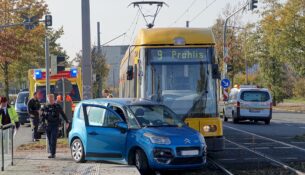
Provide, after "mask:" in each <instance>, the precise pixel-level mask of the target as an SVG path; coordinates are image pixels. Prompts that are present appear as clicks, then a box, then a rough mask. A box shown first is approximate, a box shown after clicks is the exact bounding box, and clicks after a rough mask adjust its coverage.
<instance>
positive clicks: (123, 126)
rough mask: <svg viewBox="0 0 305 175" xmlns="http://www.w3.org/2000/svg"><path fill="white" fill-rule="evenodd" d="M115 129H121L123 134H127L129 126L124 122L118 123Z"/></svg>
mask: <svg viewBox="0 0 305 175" xmlns="http://www.w3.org/2000/svg"><path fill="white" fill-rule="evenodd" d="M114 127H116V128H118V129H120V130H121V132H122V133H125V132H126V131H127V130H128V125H127V123H126V122H124V121H120V122H116V123H115V124H114Z"/></svg>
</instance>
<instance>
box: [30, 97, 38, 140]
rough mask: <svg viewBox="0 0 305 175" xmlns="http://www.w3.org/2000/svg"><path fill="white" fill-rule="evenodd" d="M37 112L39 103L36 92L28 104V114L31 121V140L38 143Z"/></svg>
mask: <svg viewBox="0 0 305 175" xmlns="http://www.w3.org/2000/svg"><path fill="white" fill-rule="evenodd" d="M39 110H40V103H39V101H38V95H37V92H34V94H33V98H32V99H30V100H29V102H28V114H29V115H30V120H31V127H32V131H33V133H32V139H33V142H35V141H39V140H38V139H39V137H40V136H39V134H38V132H37V130H38V125H39Z"/></svg>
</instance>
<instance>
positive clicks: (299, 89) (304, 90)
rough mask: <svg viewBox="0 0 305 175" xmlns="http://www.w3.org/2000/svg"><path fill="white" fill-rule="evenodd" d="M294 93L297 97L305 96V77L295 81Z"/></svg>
mask: <svg viewBox="0 0 305 175" xmlns="http://www.w3.org/2000/svg"><path fill="white" fill-rule="evenodd" d="M293 95H294V96H295V97H300V98H305V78H300V79H298V80H297V81H296V82H295V83H294V87H293Z"/></svg>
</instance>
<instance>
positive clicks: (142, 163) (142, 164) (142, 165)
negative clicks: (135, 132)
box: [134, 149, 149, 175]
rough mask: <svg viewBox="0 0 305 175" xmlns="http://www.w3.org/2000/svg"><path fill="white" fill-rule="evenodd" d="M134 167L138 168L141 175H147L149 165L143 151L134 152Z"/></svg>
mask: <svg viewBox="0 0 305 175" xmlns="http://www.w3.org/2000/svg"><path fill="white" fill-rule="evenodd" d="M134 162H135V166H136V167H137V168H138V170H139V171H140V173H141V174H142V175H144V174H149V165H148V161H147V157H146V155H145V153H144V151H143V150H141V149H138V150H136V152H135V161H134Z"/></svg>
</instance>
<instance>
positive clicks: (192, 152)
mask: <svg viewBox="0 0 305 175" xmlns="http://www.w3.org/2000/svg"><path fill="white" fill-rule="evenodd" d="M198 154H199V151H198V150H185V151H181V155H182V156H196V155H198Z"/></svg>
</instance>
